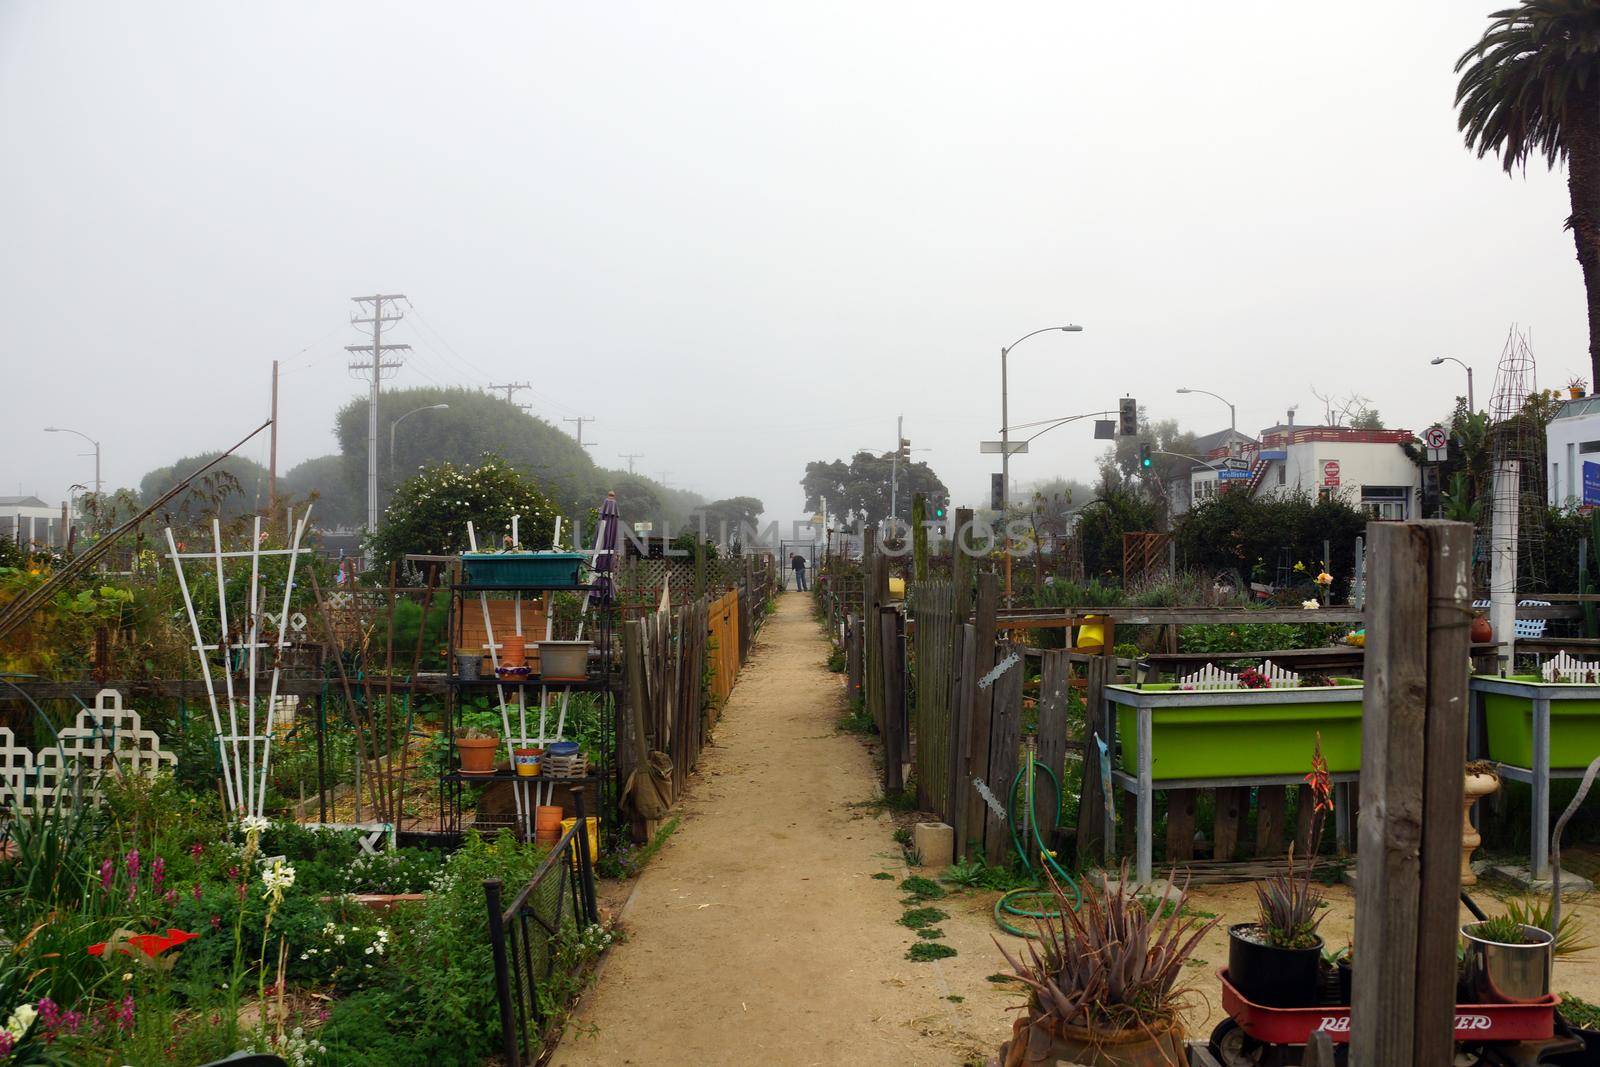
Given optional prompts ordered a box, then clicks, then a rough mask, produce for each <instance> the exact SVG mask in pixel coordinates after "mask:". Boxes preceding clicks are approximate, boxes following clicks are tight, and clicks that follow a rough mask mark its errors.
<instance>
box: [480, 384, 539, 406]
mask: <svg viewBox="0 0 1600 1067" xmlns="http://www.w3.org/2000/svg"><path fill="white" fill-rule="evenodd" d="M485 388H487V390H488V391H489V392H491V393H492V392H494V391H495V390H496V389H504V390H505V391H506V403H508V404H516V406H517V407H519V408H521V409H522V410H523V411H531V410H532V409H533V405H532V404H517V403H516V401H515V400H512V399H511V398H512V397H513V396H514V395H516V393H517V392H518V391H519V390H522V389H532V388H533V386H532V385H531V384H530V383H528V382H507V383H506V384H504V385H490V386H486V387H485Z"/></svg>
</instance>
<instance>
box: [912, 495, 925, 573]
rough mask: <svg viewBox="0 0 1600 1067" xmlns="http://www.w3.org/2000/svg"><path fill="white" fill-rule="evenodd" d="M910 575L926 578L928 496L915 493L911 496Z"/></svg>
mask: <svg viewBox="0 0 1600 1067" xmlns="http://www.w3.org/2000/svg"><path fill="white" fill-rule="evenodd" d="M911 566H912V577H914V578H915V579H916V580H917V581H919V582H925V581H927V580H928V498H927V497H925V496H923V495H922V494H921V493H917V494H916V495H915V496H913V497H912V498H911Z"/></svg>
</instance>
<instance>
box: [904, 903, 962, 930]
mask: <svg viewBox="0 0 1600 1067" xmlns="http://www.w3.org/2000/svg"><path fill="white" fill-rule="evenodd" d="M948 918H950V916H949V915H947V914H945V913H944V912H942V911H940V910H939V909H938V908H909V909H907V910H906V913H905V914H904V915H902V916H900V919H899V922H900V925H901V926H909V927H911V929H913V930H920V929H922V928H923V927H925V926H932V925H933V924H934V923H937V922H939V921H941V920H943V919H948Z"/></svg>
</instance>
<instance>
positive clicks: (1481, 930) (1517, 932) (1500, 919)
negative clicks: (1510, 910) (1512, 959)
mask: <svg viewBox="0 0 1600 1067" xmlns="http://www.w3.org/2000/svg"><path fill="white" fill-rule="evenodd" d="M1522 927H1523V924H1522V923H1520V922H1518V921H1517V920H1516V919H1513V918H1512V917H1511V916H1510V915H1509V914H1507V915H1497V916H1495V917H1494V918H1492V919H1485V920H1483V921H1482V922H1476V923H1473V924H1471V925H1470V926H1468V927H1467V928H1466V929H1467V932H1468V933H1470V934H1472V936H1473V937H1477V938H1482V939H1483V940H1485V941H1498V942H1499V943H1500V944H1502V945H1523V944H1528V943H1529V941H1528V935H1527V934H1526V933H1525V932H1524V931H1523V929H1522Z"/></svg>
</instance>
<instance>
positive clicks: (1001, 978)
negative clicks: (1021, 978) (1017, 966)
mask: <svg viewBox="0 0 1600 1067" xmlns="http://www.w3.org/2000/svg"><path fill="white" fill-rule="evenodd" d="M983 980H984V981H985V982H993V983H994V984H995V985H999V984H1000V983H1001V982H1015V981H1016V980H1017V976H1016V975H1014V974H1000V973H999V972H998V971H997V972H996V973H994V974H988V975H984V978H983Z"/></svg>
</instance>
